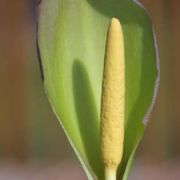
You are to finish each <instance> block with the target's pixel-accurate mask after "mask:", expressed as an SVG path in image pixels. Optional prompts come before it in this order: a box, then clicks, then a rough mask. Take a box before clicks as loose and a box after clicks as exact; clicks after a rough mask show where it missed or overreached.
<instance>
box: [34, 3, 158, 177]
mask: <svg viewBox="0 0 180 180" xmlns="http://www.w3.org/2000/svg"><path fill="white" fill-rule="evenodd" d="M39 12H40V16H39V23H38V45H39V50H40V55H41V59H42V66H43V73H44V86H45V91H46V93H47V96H48V99H49V101H50V104H51V106H52V108H53V110H54V112H55V113H56V115H57V118H58V119H59V122H60V124H61V125H62V127H63V129H64V131H65V133H66V135H67V137H68V139H69V141H70V143H71V145H72V147H73V149H74V150H75V152H76V154H77V155H78V158H79V159H80V161H81V163H82V165H83V167H84V169H85V171H86V174H87V176H88V178H89V179H93V178H95V177H97V179H99V180H103V179H104V172H103V171H104V170H103V165H102V162H101V159H100V150H99V139H100V138H99V124H100V119H99V117H100V100H101V86H102V73H103V62H104V50H105V40H106V33H107V28H108V24H109V21H110V18H112V17H117V18H118V19H119V20H120V22H121V24H122V28H123V34H124V41H125V64H126V74H125V76H126V97H125V102H126V103H125V116H126V118H125V142H124V154H123V160H122V163H121V164H120V166H119V169H118V179H124V180H125V179H127V175H128V172H129V169H130V166H131V163H132V159H133V156H134V153H135V150H136V148H137V145H138V143H139V141H140V140H141V138H142V135H143V133H144V127H145V126H144V124H143V119H144V117H145V115H146V113H147V111H148V109H149V107H150V106H152V104H151V103H152V100H153V97H154V95H153V94H154V88H155V82H156V78H157V67H156V53H155V47H154V38H153V32H152V27H151V22H150V20H149V18H148V16H147V15H146V13H145V11H144V9H142V8H141V7H139V6H138V5H137V4H135V3H134V2H132V1H130V0H106V1H102V0H54V1H49V0H43V1H42V2H41V5H40V9H39Z"/></svg>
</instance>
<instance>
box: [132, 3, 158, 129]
mask: <svg viewBox="0 0 180 180" xmlns="http://www.w3.org/2000/svg"><path fill="white" fill-rule="evenodd" d="M133 2H134V3H135V4H137V5H138V6H139V7H141V8H143V9H144V10H145V11H146V13H147V14H148V16H149V17H151V16H150V13H149V11H148V10H147V9H146V8H145V7H144V6H143V5H142V4H141V3H140V2H139V1H138V0H133ZM152 31H153V38H154V47H155V50H156V68H157V78H156V81H155V84H154V92H153V97H152V102H151V104H150V106H149V108H148V110H147V112H146V114H145V116H144V118H143V124H144V125H145V127H146V126H147V124H148V122H149V119H150V116H151V114H152V111H153V108H154V105H155V102H156V99H157V95H158V91H159V84H160V55H159V48H158V42H157V36H156V33H155V28H154V26H153V25H152Z"/></svg>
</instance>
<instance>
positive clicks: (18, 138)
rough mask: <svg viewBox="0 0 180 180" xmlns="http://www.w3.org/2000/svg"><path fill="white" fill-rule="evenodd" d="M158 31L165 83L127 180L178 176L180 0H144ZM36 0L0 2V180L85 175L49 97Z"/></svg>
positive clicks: (77, 179)
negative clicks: (43, 78) (41, 60)
mask: <svg viewBox="0 0 180 180" xmlns="http://www.w3.org/2000/svg"><path fill="white" fill-rule="evenodd" d="M141 2H142V3H143V4H144V5H145V7H146V8H147V9H148V11H149V13H150V15H151V17H152V21H153V24H154V28H155V31H156V34H157V39H158V44H159V52H160V58H161V62H160V66H161V83H160V89H159V94H158V98H157V103H156V105H155V108H154V111H153V115H152V117H151V121H150V123H149V126H148V127H147V130H146V133H145V136H144V139H143V141H142V143H141V145H140V147H139V149H138V154H137V157H136V161H135V164H134V167H133V170H132V172H131V175H130V178H129V179H130V180H131V179H132V180H135V179H138V180H152V179H153V180H169V179H173V180H176V179H177V180H178V179H180V143H179V142H180V140H179V139H180V108H179V107H180V81H179V77H180V72H179V67H180V61H179V60H180V50H179V47H180V1H178V0H142V1H141ZM34 5H35V0H34V1H33V0H26V1H25V0H18V1H12V0H0V84H1V86H0V180H14V179H17V180H26V179H27V180H30V179H31V180H36V179H38V180H40V179H42V180H46V179H50V178H51V179H54V180H56V179H61V180H69V179H74V180H81V179H82V180H85V179H86V178H85V175H84V173H83V171H82V169H81V167H80V165H79V162H78V160H77V159H76V157H75V155H74V153H73V151H72V149H71V147H70V145H69V144H68V142H67V139H66V138H65V135H64V133H63V131H62V129H61V128H60V126H59V123H58V121H57V120H56V117H55V116H54V114H53V113H52V110H51V108H50V106H49V103H48V101H47V98H46V96H45V94H44V90H43V86H42V82H41V77H40V70H39V64H38V60H37V52H36V39H35V34H36V22H35V20H36V17H37V16H36V12H35V9H34Z"/></svg>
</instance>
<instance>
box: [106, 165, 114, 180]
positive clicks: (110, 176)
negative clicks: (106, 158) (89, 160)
mask: <svg viewBox="0 0 180 180" xmlns="http://www.w3.org/2000/svg"><path fill="white" fill-rule="evenodd" d="M105 180H116V170H114V169H109V168H105Z"/></svg>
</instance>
